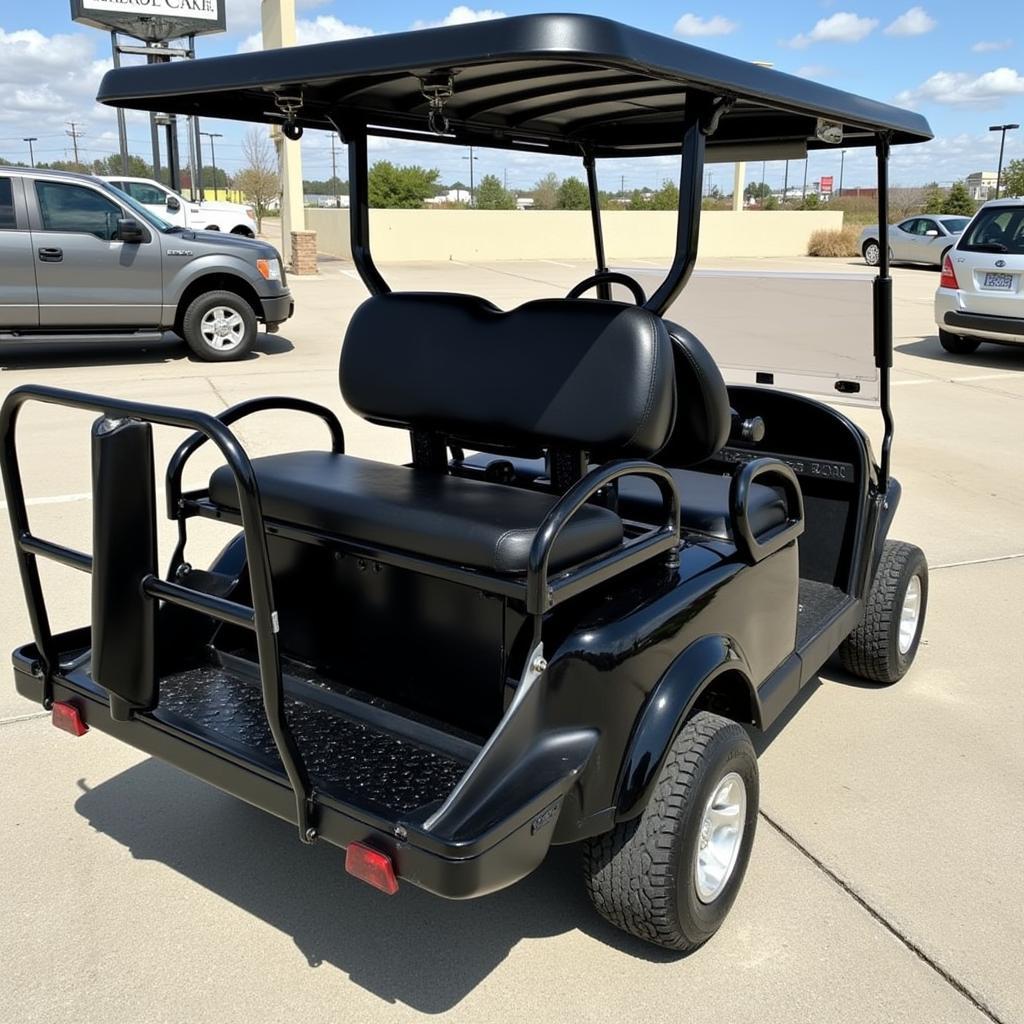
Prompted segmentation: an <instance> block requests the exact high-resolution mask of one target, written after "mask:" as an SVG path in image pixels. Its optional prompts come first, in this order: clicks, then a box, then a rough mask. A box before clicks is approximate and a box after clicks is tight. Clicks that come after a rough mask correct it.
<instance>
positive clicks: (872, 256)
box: [860, 213, 971, 267]
mask: <svg viewBox="0 0 1024 1024" xmlns="http://www.w3.org/2000/svg"><path fill="white" fill-rule="evenodd" d="M970 219H971V218H970V217H958V216H954V215H953V214H945V213H936V214H929V215H928V216H927V217H908V218H907V219H906V220H901V221H900V222H899V224H891V225H890V226H889V259H890V260H891V261H892V262H893V263H926V264H928V265H929V266H935V267H941V266H942V260H943V258H944V257H945V255H946V253H947V252H949V250H950V249H951V248H952V247H953V245H954V244H955V243H956V240H957V238H959V237H960V232H961V231H963V229H964V228H965V227H967V223H968V221H970ZM879 237H880V236H879V232H878V225H877V224H871V225H870V226H868V227H866V228H865V229H864V230H863V231H862V232H861V233H860V251H861V254H862V255H863V256H864V262H865V263H866V264H867V265H868V266H869V267H877V266H878V259H879V256H880V251H879V244H878V240H879Z"/></svg>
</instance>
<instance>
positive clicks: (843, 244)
mask: <svg viewBox="0 0 1024 1024" xmlns="http://www.w3.org/2000/svg"><path fill="white" fill-rule="evenodd" d="M859 240H860V232H859V231H858V230H857V228H856V227H853V226H852V225H851V226H850V227H845V228H840V229H839V230H838V231H825V230H821V231H815V232H814V233H813V234H812V235H811V237H810V240H809V241H808V242H807V255H808V256H859V255H860V249H859V248H858V247H857V243H858V242H859Z"/></svg>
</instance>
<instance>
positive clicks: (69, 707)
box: [52, 700, 89, 736]
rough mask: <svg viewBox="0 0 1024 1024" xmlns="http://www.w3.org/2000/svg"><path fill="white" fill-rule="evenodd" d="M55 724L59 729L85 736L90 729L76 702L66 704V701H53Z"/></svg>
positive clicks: (73, 734) (74, 734)
mask: <svg viewBox="0 0 1024 1024" xmlns="http://www.w3.org/2000/svg"><path fill="white" fill-rule="evenodd" d="M52 721H53V724H54V725H55V726H57V728H58V729H63V730H64V731H65V732H69V733H71V735H72V736H84V735H85V734H86V733H87V732H88V731H89V726H87V725H86V724H85V722H84V721H83V719H82V714H81V712H80V711H79V710H78V708H76V707H75V705H74V704H65V703H64V701H61V700H55V701H54V702H53V719H52Z"/></svg>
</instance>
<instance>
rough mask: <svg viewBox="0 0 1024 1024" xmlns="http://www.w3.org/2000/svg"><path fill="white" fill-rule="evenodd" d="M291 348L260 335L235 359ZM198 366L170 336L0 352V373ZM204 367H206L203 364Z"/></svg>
mask: <svg viewBox="0 0 1024 1024" xmlns="http://www.w3.org/2000/svg"><path fill="white" fill-rule="evenodd" d="M294 348H295V345H294V344H293V343H292V342H291V341H290V340H289V339H288V338H286V337H284V336H283V335H280V334H266V333H260V334H259V335H257V338H256V345H255V347H254V348H253V350H252V352H250V353H249V354H248V355H247V356H243V357H242V358H241V359H239V360H237V362H238V363H248V362H252V361H253V360H256V359H259V358H261V357H264V356H278V355H283V354H284V353H286V352H291V351H292V350H293V349H294ZM188 362H194V363H199V362H200V360H199V359H197V358H196V357H195V356H193V355H192V353H191V352H190V351H189V349H188V346H187V345H186V344H185V343H184V342H183V341H182V340H181V339H180V338H178V337H176V336H175V335H173V334H168V335H166V336H165V337H164V338H163V340H161V341H156V342H147V343H146V345H145V346H144V347H141V346H140V347H133V346H132V343H131V342H127V341H95V342H91V341H90V342H73V343H72V342H56V341H55V342H26V343H25V344H17V343H8V342H4V344H3V347H2V349H0V370H8V371H13V370H32V371H36V370H68V369H78V368H79V367H85V366H147V365H155V364H167V363H188ZM203 365H207V364H203Z"/></svg>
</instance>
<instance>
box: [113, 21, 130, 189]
mask: <svg viewBox="0 0 1024 1024" xmlns="http://www.w3.org/2000/svg"><path fill="white" fill-rule="evenodd" d="M110 53H111V56H112V57H113V59H114V67H115V68H119V67H120V66H121V48H120V46H118V44H117V30H116V29H111V30H110ZM117 143H118V148H119V149H120V151H121V173H122V174H123V175H124V176H125V177H127V176H128V129H127V127H126V125H125V121H124V110H122V109H121V107H118V108H117Z"/></svg>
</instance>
